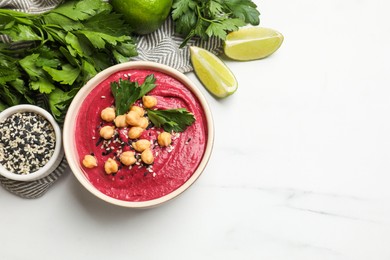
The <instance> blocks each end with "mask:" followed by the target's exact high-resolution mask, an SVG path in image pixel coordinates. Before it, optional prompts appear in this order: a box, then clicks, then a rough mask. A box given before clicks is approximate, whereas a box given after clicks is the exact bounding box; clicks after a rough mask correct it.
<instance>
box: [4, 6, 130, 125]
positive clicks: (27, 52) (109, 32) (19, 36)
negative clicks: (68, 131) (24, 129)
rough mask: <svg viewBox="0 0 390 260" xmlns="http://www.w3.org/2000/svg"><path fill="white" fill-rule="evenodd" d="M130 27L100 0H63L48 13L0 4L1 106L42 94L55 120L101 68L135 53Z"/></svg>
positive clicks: (59, 119)
mask: <svg viewBox="0 0 390 260" xmlns="http://www.w3.org/2000/svg"><path fill="white" fill-rule="evenodd" d="M129 28H130V27H129V26H128V25H127V24H125V22H124V20H123V19H122V16H121V15H119V14H116V13H114V12H112V7H111V5H110V4H109V3H107V2H105V1H102V0H83V1H67V2H65V3H63V4H62V5H60V6H59V7H57V8H56V9H53V10H51V11H49V12H47V13H43V14H26V13H20V12H15V11H11V10H6V9H0V34H4V35H7V36H8V37H9V38H10V39H11V43H1V42H0V110H2V109H4V108H6V107H8V106H13V105H17V104H20V103H31V104H36V103H37V97H43V99H44V100H45V102H43V103H44V104H46V108H47V109H48V110H50V111H51V113H52V114H53V116H54V117H55V118H56V120H57V121H59V122H61V121H63V119H64V116H65V113H66V111H67V108H68V105H69V104H70V102H71V100H72V98H73V97H74V96H75V94H76V93H77V91H78V90H79V89H80V88H81V87H82V86H83V85H84V84H85V83H86V82H87V81H88V80H89V79H90V78H91V77H93V76H94V75H96V74H97V73H98V72H99V71H101V70H103V69H105V68H107V67H109V66H111V65H113V64H116V63H120V62H124V61H128V60H129V58H130V57H132V56H136V55H137V51H136V46H135V43H134V41H133V39H132V38H131V36H130V34H131V31H130V29H129Z"/></svg>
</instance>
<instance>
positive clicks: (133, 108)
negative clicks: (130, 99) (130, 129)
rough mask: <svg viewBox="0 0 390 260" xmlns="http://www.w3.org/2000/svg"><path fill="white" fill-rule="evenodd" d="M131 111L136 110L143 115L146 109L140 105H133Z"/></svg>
mask: <svg viewBox="0 0 390 260" xmlns="http://www.w3.org/2000/svg"><path fill="white" fill-rule="evenodd" d="M130 111H134V112H136V113H137V114H138V115H139V116H140V117H143V116H144V114H145V110H144V109H143V108H142V107H139V106H131V108H130Z"/></svg>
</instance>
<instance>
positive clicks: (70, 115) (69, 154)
mask: <svg viewBox="0 0 390 260" xmlns="http://www.w3.org/2000/svg"><path fill="white" fill-rule="evenodd" d="M126 69H152V70H154V71H158V72H162V73H164V74H167V75H169V76H171V77H173V78H175V79H177V80H179V81H180V82H181V83H183V84H184V85H185V86H186V87H187V88H188V89H189V90H190V91H191V92H192V93H193V94H194V95H195V96H196V97H197V98H198V100H199V102H200V104H201V106H202V108H203V110H204V113H205V117H206V121H207V123H206V125H207V135H208V138H207V144H206V149H205V152H204V155H203V157H202V160H201V162H200V164H199V166H198V168H197V169H196V170H195V172H194V173H193V174H192V176H191V177H190V178H189V179H188V180H187V181H186V182H185V183H184V184H183V185H181V186H180V187H179V188H177V189H176V190H174V191H173V192H171V193H169V194H167V195H165V196H162V197H159V198H157V199H152V200H147V201H139V202H133V201H124V200H119V199H116V198H113V197H110V196H107V195H105V194H104V193H102V192H101V191H99V190H98V189H97V188H96V187H95V186H94V185H92V184H91V182H90V181H89V180H88V178H87V177H86V175H85V173H84V172H83V169H82V166H81V163H80V158H79V157H78V153H77V149H76V144H75V129H76V121H77V120H76V119H77V115H78V111H79V109H80V107H81V106H82V103H83V100H84V99H85V98H86V97H87V96H88V94H89V93H90V92H91V91H92V90H93V89H94V88H95V87H96V86H97V85H98V84H99V83H100V82H102V81H104V80H105V79H106V78H107V77H109V76H110V75H112V74H114V73H116V72H118V71H122V70H126ZM63 139H64V151H65V156H66V158H67V161H68V164H69V166H70V168H71V170H72V172H73V174H74V175H75V176H76V178H77V179H78V180H79V182H80V183H81V184H82V185H83V186H84V187H85V188H86V189H87V190H88V191H89V192H91V193H92V194H93V195H95V196H96V197H98V198H100V199H102V200H104V201H106V202H109V203H111V204H114V205H118V206H123V207H129V208H149V207H154V206H157V205H160V204H162V203H164V202H167V201H169V200H171V199H173V198H175V197H177V196H178V195H179V194H181V193H183V192H184V191H185V190H187V189H188V188H189V187H190V186H191V185H192V184H193V183H194V182H195V181H196V180H197V179H198V177H199V176H200V175H201V173H202V172H203V170H204V168H205V166H206V164H207V162H208V160H209V158H210V155H211V151H212V146H213V141H214V125H213V120H212V115H211V112H210V109H209V106H208V104H207V102H206V99H205V98H204V96H203V94H202V93H201V92H200V91H199V90H198V88H197V87H196V86H195V84H194V83H193V82H192V81H190V80H189V79H188V78H187V77H186V76H185V75H184V74H183V73H181V72H179V71H177V70H175V69H173V68H171V67H168V66H166V65H162V64H159V63H154V62H146V61H131V62H127V63H122V64H118V65H115V66H112V67H110V68H108V69H106V70H104V71H102V72H100V73H99V74H97V75H96V76H95V77H94V78H92V79H91V80H90V81H89V82H88V83H87V84H86V85H85V86H84V87H83V88H82V89H80V91H79V92H78V93H77V95H76V96H75V97H74V99H73V101H72V103H71V105H70V107H69V109H68V112H67V115H66V118H65V123H64V129H63Z"/></svg>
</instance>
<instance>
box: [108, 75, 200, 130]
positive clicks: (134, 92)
mask: <svg viewBox="0 0 390 260" xmlns="http://www.w3.org/2000/svg"><path fill="white" fill-rule="evenodd" d="M155 82H156V78H155V77H154V75H153V74H150V75H148V76H146V78H145V80H144V82H143V83H142V84H141V85H140V84H139V83H138V82H137V81H131V79H130V78H127V79H119V80H118V81H113V82H111V84H110V85H111V93H112V94H113V96H114V100H115V109H116V114H117V115H123V114H126V113H127V112H128V111H129V108H130V107H131V106H132V105H133V104H134V103H135V102H136V101H137V100H138V99H140V98H142V97H143V96H144V95H146V94H147V93H149V92H150V91H151V90H153V89H154V88H155V87H156V84H155ZM146 112H147V115H148V117H149V120H150V121H151V122H152V123H153V125H154V126H156V127H159V128H163V129H164V130H165V131H167V132H172V131H174V132H183V131H184V130H185V129H186V128H187V127H188V126H190V125H192V124H193V123H194V122H195V117H194V115H193V114H192V113H190V112H188V110H187V109H186V108H175V109H146Z"/></svg>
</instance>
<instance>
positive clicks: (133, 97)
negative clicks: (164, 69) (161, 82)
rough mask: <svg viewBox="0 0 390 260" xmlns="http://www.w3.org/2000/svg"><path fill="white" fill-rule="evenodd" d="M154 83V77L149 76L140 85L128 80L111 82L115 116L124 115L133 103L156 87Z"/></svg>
mask: <svg viewBox="0 0 390 260" xmlns="http://www.w3.org/2000/svg"><path fill="white" fill-rule="evenodd" d="M155 81H156V78H155V77H154V75H153V74H150V75H148V76H147V77H146V78H145V81H144V83H142V84H141V85H139V84H138V83H137V82H133V81H131V80H130V78H129V79H125V80H123V79H119V81H118V82H117V81H113V82H111V84H110V85H111V92H112V94H113V96H114V100H115V109H116V114H117V115H123V114H125V113H126V112H127V111H128V110H129V108H130V106H131V105H132V104H134V102H135V101H137V100H138V99H139V98H141V97H142V96H144V95H145V94H146V93H148V92H150V91H151V90H152V89H154V88H155V87H156V85H155V84H154V83H155Z"/></svg>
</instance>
